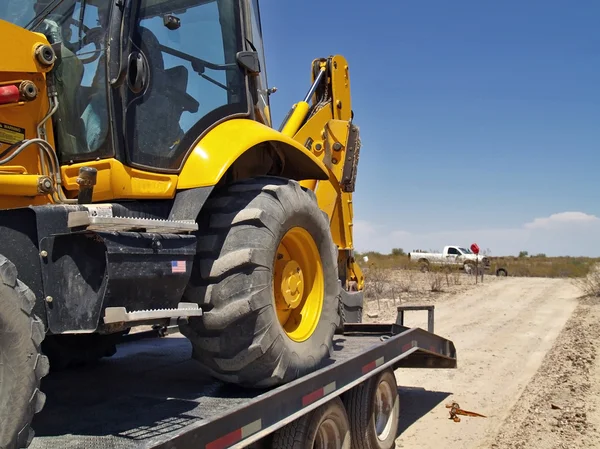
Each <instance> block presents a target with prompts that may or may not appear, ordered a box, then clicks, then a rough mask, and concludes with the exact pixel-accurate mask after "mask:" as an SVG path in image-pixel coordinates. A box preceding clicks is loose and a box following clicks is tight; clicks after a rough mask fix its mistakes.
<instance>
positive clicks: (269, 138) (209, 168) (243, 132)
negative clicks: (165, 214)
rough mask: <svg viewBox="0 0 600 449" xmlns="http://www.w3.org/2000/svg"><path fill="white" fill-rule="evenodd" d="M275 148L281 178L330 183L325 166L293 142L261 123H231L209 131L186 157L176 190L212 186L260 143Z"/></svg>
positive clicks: (229, 121) (247, 121)
mask: <svg viewBox="0 0 600 449" xmlns="http://www.w3.org/2000/svg"><path fill="white" fill-rule="evenodd" d="M266 142H270V143H272V144H274V147H275V149H276V151H277V152H278V153H279V155H280V157H281V159H282V160H283V161H284V163H285V168H284V175H285V176H287V177H289V178H291V179H294V180H296V181H302V180H306V179H319V180H326V179H329V172H328V170H327V168H326V167H325V165H324V164H323V163H322V162H321V161H320V160H319V159H318V158H317V157H316V156H315V155H313V154H312V153H311V152H310V151H309V150H307V149H306V148H305V147H303V146H302V145H301V144H300V143H298V142H297V141H296V140H294V139H292V138H291V137H288V136H285V135H283V134H282V133H280V132H278V131H276V130H274V129H273V128H270V127H268V126H266V125H263V124H262V123H259V122H256V121H254V120H248V119H232V120H228V121H226V122H223V123H221V124H219V125H217V126H216V127H215V128H213V129H212V130H210V131H209V132H208V133H207V134H206V135H205V136H204V137H203V138H202V139H201V140H200V141H199V142H198V143H197V144H196V146H195V147H194V149H193V150H192V152H191V153H190V155H189V156H188V158H187V160H186V161H185V164H184V166H183V169H182V170H181V173H180V175H179V179H178V181H177V189H178V190H182V189H191V188H195V187H207V186H213V185H215V184H217V183H218V182H219V180H220V179H221V177H222V176H223V175H224V174H225V172H227V170H228V169H229V167H231V165H232V164H233V163H234V162H235V161H237V160H238V158H239V157H240V156H242V155H243V154H244V153H245V152H246V151H247V150H249V149H250V148H252V147H254V146H256V145H259V144H261V143H266Z"/></svg>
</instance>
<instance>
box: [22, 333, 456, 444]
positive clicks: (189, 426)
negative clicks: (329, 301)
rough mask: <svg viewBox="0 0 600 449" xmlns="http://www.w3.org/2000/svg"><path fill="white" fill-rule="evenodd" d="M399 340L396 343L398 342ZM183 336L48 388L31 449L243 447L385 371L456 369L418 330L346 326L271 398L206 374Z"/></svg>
mask: <svg viewBox="0 0 600 449" xmlns="http://www.w3.org/2000/svg"><path fill="white" fill-rule="evenodd" d="M394 334H395V335H394ZM190 354H191V347H190V344H189V342H188V340H187V339H186V338H184V337H183V336H181V334H179V333H174V334H172V335H168V336H167V337H165V338H156V339H148V340H141V341H135V342H128V343H123V344H121V345H120V346H119V348H118V352H117V354H115V355H114V356H113V357H111V358H109V359H103V360H101V361H100V362H99V363H97V364H96V365H93V366H89V367H84V368H80V369H74V370H70V371H64V372H59V373H52V374H50V375H49V376H48V377H46V378H45V379H44V380H43V383H42V389H43V391H44V392H46V394H47V401H46V406H45V407H44V409H43V410H42V412H41V413H40V414H38V415H36V417H35V419H34V422H33V427H34V429H35V432H36V436H35V438H34V440H33V442H32V444H31V446H30V447H31V449H58V448H61V449H75V448H77V449H80V448H81V449H84V448H85V449H105V448H106V449H108V448H113V449H134V448H135V449H138V448H169V449H175V448H190V449H191V448H195V449H199V448H207V449H221V448H225V447H239V446H243V445H247V444H249V443H251V442H253V441H256V440H258V439H259V438H260V437H262V436H264V435H266V434H268V433H270V432H272V431H273V430H275V429H277V428H279V427H282V426H283V425H285V424H286V423H288V422H290V421H291V420H293V419H295V418H297V417H299V416H301V415H302V414H304V413H306V412H307V411H309V410H311V409H313V408H315V407H317V406H319V405H320V404H321V403H323V402H324V401H326V400H328V399H329V398H330V397H332V396H334V395H336V394H340V393H341V392H343V391H346V390H348V389H349V388H351V387H352V386H354V385H357V384H358V383H360V382H361V381H363V380H365V379H366V378H367V377H369V376H371V375H373V374H374V373H376V372H378V371H380V370H382V369H384V368H386V367H388V366H394V367H431V368H454V367H456V352H455V349H454V345H453V344H452V342H450V341H449V340H446V339H444V338H442V337H439V336H437V335H434V334H431V333H429V332H427V331H425V330H422V329H419V328H413V329H409V328H406V327H403V326H400V325H397V324H393V325H392V324H390V325H365V324H362V325H346V327H345V333H344V334H343V335H336V336H335V340H334V351H333V354H332V357H331V359H330V360H328V361H327V363H326V365H325V366H324V367H322V368H320V369H319V370H317V371H316V372H314V373H312V374H310V375H307V376H304V377H302V378H300V379H298V380H296V381H294V382H292V383H289V384H287V385H283V386H281V387H278V388H275V389H271V390H251V389H244V388H240V387H236V386H232V385H228V384H223V383H221V382H219V381H216V380H214V379H212V378H211V377H208V376H207V375H205V374H203V373H202V371H201V369H200V366H199V363H198V362H196V361H194V360H191V359H190Z"/></svg>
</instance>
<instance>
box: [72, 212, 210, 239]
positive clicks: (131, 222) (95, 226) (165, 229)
mask: <svg viewBox="0 0 600 449" xmlns="http://www.w3.org/2000/svg"><path fill="white" fill-rule="evenodd" d="M67 225H68V226H69V228H81V227H84V228H85V229H88V230H90V231H105V232H106V231H142V230H143V231H144V232H155V233H164V234H177V233H184V232H193V231H197V230H198V224H197V223H196V222H195V221H194V220H160V219H156V218H130V217H113V216H112V214H110V216H100V215H94V213H93V212H92V211H78V212H70V213H69V217H68V221H67Z"/></svg>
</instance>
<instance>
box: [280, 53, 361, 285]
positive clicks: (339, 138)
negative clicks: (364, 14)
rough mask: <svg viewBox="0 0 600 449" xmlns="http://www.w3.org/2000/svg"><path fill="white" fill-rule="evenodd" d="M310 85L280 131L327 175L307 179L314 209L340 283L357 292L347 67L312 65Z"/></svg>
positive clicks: (354, 143) (332, 61)
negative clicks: (328, 237)
mask: <svg viewBox="0 0 600 449" xmlns="http://www.w3.org/2000/svg"><path fill="white" fill-rule="evenodd" d="M312 72H313V73H312V81H313V85H312V87H311V89H310V91H309V92H308V94H307V96H306V98H305V99H304V101H301V102H299V103H297V104H296V105H294V108H293V109H292V110H291V111H290V113H289V114H288V117H287V118H286V120H285V121H284V123H283V125H282V129H281V130H282V133H283V134H286V135H288V136H290V137H293V138H294V139H295V140H296V141H298V142H299V143H300V144H302V145H304V146H305V147H306V148H307V149H309V150H310V151H312V152H313V154H314V155H315V156H317V157H318V158H319V159H320V160H321V161H322V162H323V164H324V165H325V166H326V167H327V170H328V171H329V179H328V180H327V181H317V180H307V181H303V182H302V185H303V186H304V187H307V188H309V189H311V190H313V191H314V192H315V194H316V196H317V200H318V203H319V207H320V208H321V209H322V210H323V211H324V212H325V213H326V214H327V215H328V217H329V221H330V226H331V234H332V237H333V241H334V242H335V244H336V245H337V246H338V248H339V266H340V279H342V281H343V282H344V283H345V287H346V289H347V290H354V289H356V290H362V289H363V287H364V279H363V275H362V272H361V270H360V268H359V266H358V264H357V263H356V260H355V259H354V241H353V223H352V220H353V216H354V212H353V207H352V193H353V192H354V187H355V182H356V173H357V165H358V156H359V151H360V138H359V130H358V127H357V126H356V125H355V124H354V123H353V120H352V118H353V112H352V102H351V96H350V77H349V72H348V63H347V61H346V59H345V58H344V57H342V56H339V55H336V56H331V57H329V58H327V59H319V60H315V61H313V71H312Z"/></svg>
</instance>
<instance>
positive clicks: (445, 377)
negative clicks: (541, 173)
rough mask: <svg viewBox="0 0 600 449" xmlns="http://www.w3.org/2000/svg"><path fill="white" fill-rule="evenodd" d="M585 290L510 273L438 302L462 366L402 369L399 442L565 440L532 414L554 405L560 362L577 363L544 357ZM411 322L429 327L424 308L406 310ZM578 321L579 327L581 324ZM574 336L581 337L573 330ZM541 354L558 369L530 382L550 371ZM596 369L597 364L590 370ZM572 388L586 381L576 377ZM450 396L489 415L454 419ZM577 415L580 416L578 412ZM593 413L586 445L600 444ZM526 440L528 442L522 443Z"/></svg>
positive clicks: (440, 329)
mask: <svg viewBox="0 0 600 449" xmlns="http://www.w3.org/2000/svg"><path fill="white" fill-rule="evenodd" d="M579 295H580V292H579V291H578V290H577V289H576V288H575V287H574V286H573V285H572V284H570V283H569V282H568V281H564V280H555V279H538V278H528V279H525V278H503V279H502V280H501V281H498V282H492V283H490V284H488V285H485V286H481V287H479V288H477V289H475V290H473V291H470V292H466V293H461V294H458V295H455V296H454V297H450V298H448V299H447V300H444V301H440V302H438V303H437V304H436V329H435V333H437V334H440V335H443V336H446V337H448V338H450V339H451V340H452V341H454V343H455V345H456V348H457V353H458V364H459V367H458V369H456V370H439V371H433V370H421V369H415V370H408V369H405V370H398V371H397V372H396V377H397V379H398V384H399V385H401V386H402V387H401V388H400V394H401V407H402V413H401V414H402V416H401V423H400V427H401V429H400V430H401V434H400V436H399V437H398V439H397V443H396V445H397V447H401V448H405V449H411V448H419V449H424V448H436V449H437V448H442V447H453V448H461V449H462V448H465V449H467V448H495V447H501V448H508V447H515V448H517V447H523V448H529V447H532V448H537V447H540V448H541V447H545V448H546V447H561V446H559V445H556V444H555V443H556V435H559V434H560V435H563V433H562V432H559V433H552V432H551V430H550V427H551V424H548V425H547V429H546V428H544V427H543V426H542V427H541V428H540V429H538V430H539V431H538V430H535V429H537V427H536V425H537V424H536V423H537V422H538V421H539V420H540V419H541V418H540V419H538V418H537V417H533V418H532V417H531V416H530V414H531V413H533V414H535V413H536V407H538V408H539V407H546V408H547V409H549V410H553V409H551V408H550V403H549V402H550V401H551V400H552V398H549V397H546V396H547V395H548V394H550V393H551V392H552V390H553V387H552V385H554V384H555V383H556V382H558V380H559V379H560V372H561V370H562V371H564V369H563V368H565V367H568V366H571V362H570V361H569V360H563V358H564V357H563V356H564V354H563V356H561V357H554V358H552V359H551V360H545V359H544V357H545V356H546V354H547V353H548V352H549V351H550V350H551V349H552V348H553V345H554V344H555V341H556V339H557V337H558V336H559V334H561V332H562V331H563V328H564V327H565V324H566V323H567V321H568V320H569V319H570V317H571V315H572V314H573V312H574V310H575V309H576V307H577V305H578V301H577V299H576V298H577V297H578V296H579ZM578 310H579V309H578ZM579 313H580V314H581V312H579ZM582 317H583V318H586V317H587V318H589V313H588V314H585V313H583V316H582ZM406 324H407V325H408V326H414V325H417V326H421V327H426V321H425V316H419V315H414V316H411V315H407V316H406ZM572 327H573V326H572ZM573 328H575V329H579V327H578V325H577V324H575V325H574V327H573ZM594 328H595V327H594ZM561 335H562V334H561ZM569 338H571V340H573V338H575V337H569V336H567V337H566V339H567V340H568V339H569ZM567 340H565V341H567ZM563 346H564V345H563ZM569 346H570V345H569V344H567V347H569ZM557 350H558V349H557ZM553 351H554V349H553ZM592 357H593V356H586V362H587V360H588V359H589V361H590V363H592V362H593V360H592ZM599 359H600V357H599ZM542 362H545V365H547V366H546V367H545V368H546V370H549V372H548V376H554V377H551V378H549V380H548V382H547V383H548V385H546V386H545V387H541V388H540V389H536V388H532V387H529V388H528V389H527V390H526V388H527V387H528V385H529V384H530V382H531V381H532V379H534V378H536V380H537V382H538V384H539V383H540V379H546V377H548V376H547V375H546V373H541V374H540V373H538V370H540V368H541V367H542ZM563 365H564V366H563ZM552 369H554V372H552ZM593 369H594V367H593V366H592V367H591V368H590V370H591V371H590V372H591V374H590V375H593ZM576 372H578V371H577V369H575V371H574V373H576ZM536 374H538V375H537V377H536ZM571 374H573V373H571ZM563 377H564V376H563ZM567 378H569V376H567ZM580 380H582V382H583V380H584V379H580ZM584 383H585V382H584ZM572 388H574V389H575V390H578V389H580V388H583V387H580V386H579V385H575V384H574V385H573V386H572ZM524 392H526V393H527V394H523V393H524ZM528 395H529V396H528ZM541 398H543V400H542V399H541ZM556 400H557V401H560V400H563V403H564V401H565V400H564V399H558V398H557V399H556ZM451 401H456V402H458V403H459V404H460V406H461V407H462V408H464V409H466V410H471V411H475V412H478V413H481V414H483V415H486V416H487V418H474V417H462V419H461V422H460V423H455V422H453V421H451V420H449V419H448V409H446V408H445V404H446V403H449V402H451ZM544 401H546V402H547V403H546V402H544ZM536 404H537V405H536ZM563 405H564V404H563ZM599 405H600V404H599ZM530 408H531V409H532V410H531V411H530V410H529V409H530ZM523 409H526V410H527V411H526V412H525V411H523ZM556 410H557V409H556ZM553 411H555V410H553ZM563 411H564V410H563ZM538 412H539V411H538ZM544 413H546V412H544ZM547 413H549V412H547ZM538 414H539V413H538ZM579 414H581V413H579ZM573 419H574V420H576V419H579V418H578V417H576V416H575V413H573ZM528 420H529V421H530V422H527V421H528ZM594 420H597V416H594V417H593V418H590V419H588V421H590V423H589V424H585V425H584V424H582V426H584V431H585V430H586V429H587V434H586V438H587V440H585V441H586V442H585V444H583V443H582V444H583V445H582V446H580V447H600V442H599V443H598V446H596V443H595V442H596V441H600V440H594V438H596V435H597V434H595V433H593V432H594V430H593V424H592V423H591V422H592V421H594ZM574 423H575V424H577V422H575V421H574ZM599 424H600V423H599ZM586 426H587V427H586ZM528 428H531V429H534V430H533V431H529V430H527V429H528ZM573 429H575V428H574V427H573ZM555 430H556V429H555ZM546 433H547V434H552V435H554V439H551V440H549V441H550V442H552V444H550V445H548V441H546V444H541V445H539V446H538V443H537V442H538V441H540V442H542V439H541V436H539V435H543V434H546ZM538 434H539V435H538ZM564 435H565V437H567V436H568V435H567V434H564ZM525 441H528V443H526V444H524V445H523V444H522V442H523V443H524V442H525ZM571 441H572V440H571ZM565 447H566V446H565ZM569 447H573V446H569Z"/></svg>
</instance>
